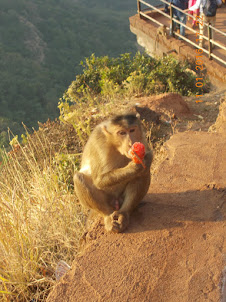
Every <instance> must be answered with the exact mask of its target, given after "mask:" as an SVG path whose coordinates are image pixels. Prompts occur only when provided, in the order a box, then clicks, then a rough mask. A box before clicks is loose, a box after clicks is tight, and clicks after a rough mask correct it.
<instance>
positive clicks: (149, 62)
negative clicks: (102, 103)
mask: <svg viewBox="0 0 226 302" xmlns="http://www.w3.org/2000/svg"><path fill="white" fill-rule="evenodd" d="M81 65H82V66H83V73H82V74H80V75H78V76H77V77H76V80H75V81H73V82H72V83H71V85H70V86H69V88H68V90H67V91H66V93H65V95H64V98H65V99H67V100H70V101H73V102H77V101H78V100H79V99H80V100H81V98H83V99H86V98H87V95H88V96H97V95H101V96H103V97H106V96H111V97H112V96H115V95H117V94H120V95H123V96H130V95H132V94H139V95H149V94H154V93H163V92H178V93H181V94H182V95H191V94H195V93H197V92H198V91H199V90H198V88H197V87H196V86H195V83H196V80H195V78H196V76H195V74H193V73H191V72H189V71H188V68H189V67H190V65H189V64H188V63H187V62H180V61H178V60H176V59H175V58H174V57H172V56H167V57H164V58H162V59H154V58H152V57H150V56H148V55H146V54H141V53H139V52H138V53H137V54H136V55H135V56H133V57H132V56H131V54H128V53H126V54H122V55H121V56H120V57H118V58H109V57H108V56H105V57H99V58H98V57H95V55H94V54H93V55H91V56H90V57H89V58H86V59H85V63H84V62H81Z"/></svg>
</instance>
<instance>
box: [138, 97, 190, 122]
mask: <svg viewBox="0 0 226 302" xmlns="http://www.w3.org/2000/svg"><path fill="white" fill-rule="evenodd" d="M144 106H146V107H148V108H149V109H151V110H153V111H155V112H156V113H158V114H166V115H170V116H174V117H184V116H188V115H191V111H190V109H189V107H188V105H187V103H186V102H185V100H184V99H183V97H182V96H181V95H179V94H177V93H164V94H159V95H155V96H149V97H142V98H139V107H144Z"/></svg>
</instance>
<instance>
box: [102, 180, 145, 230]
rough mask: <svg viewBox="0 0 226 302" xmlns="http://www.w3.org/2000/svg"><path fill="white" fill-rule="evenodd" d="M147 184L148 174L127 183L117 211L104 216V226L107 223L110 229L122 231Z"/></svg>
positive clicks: (143, 193)
mask: <svg viewBox="0 0 226 302" xmlns="http://www.w3.org/2000/svg"><path fill="white" fill-rule="evenodd" d="M149 185H150V175H146V177H140V178H137V179H136V180H135V181H131V182H130V183H128V185H127V186H126V189H125V192H124V202H123V204H122V206H121V208H120V209H119V211H115V212H114V213H112V214H111V215H110V216H108V217H106V218H105V220H106V222H105V226H106V223H107V225H108V228H109V229H110V230H111V231H113V232H115V233H120V232H123V231H124V230H125V229H126V228H127V226H128V224H129V217H130V214H131V212H132V211H133V210H134V209H135V208H136V207H137V205H138V204H139V203H140V202H141V200H142V199H143V198H144V196H145V195H146V193H147V191H148V188H149Z"/></svg>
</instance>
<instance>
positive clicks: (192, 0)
mask: <svg viewBox="0 0 226 302" xmlns="http://www.w3.org/2000/svg"><path fill="white" fill-rule="evenodd" d="M195 3H196V0H189V1H188V8H190V7H192V6H193V5H195ZM189 13H190V14H191V15H193V16H194V17H196V16H199V9H196V10H194V12H193V11H189ZM195 25H196V21H195V19H193V18H192V28H195Z"/></svg>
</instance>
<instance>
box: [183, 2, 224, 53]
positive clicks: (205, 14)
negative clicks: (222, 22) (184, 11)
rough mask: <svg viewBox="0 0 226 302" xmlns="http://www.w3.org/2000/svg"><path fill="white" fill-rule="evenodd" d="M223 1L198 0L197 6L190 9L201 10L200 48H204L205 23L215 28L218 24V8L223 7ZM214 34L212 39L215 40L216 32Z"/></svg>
mask: <svg viewBox="0 0 226 302" xmlns="http://www.w3.org/2000/svg"><path fill="white" fill-rule="evenodd" d="M221 4H222V2H221V0H197V2H196V4H195V5H193V6H192V7H190V8H189V10H190V11H195V10H196V9H200V18H199V33H200V37H199V47H203V46H204V41H203V40H204V39H203V35H206V30H207V26H206V25H205V24H204V23H210V24H211V25H212V26H213V27H214V26H215V23H216V12H217V8H218V7H219V6H221ZM211 32H212V39H213V40H214V36H215V33H214V30H212V31H211Z"/></svg>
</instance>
